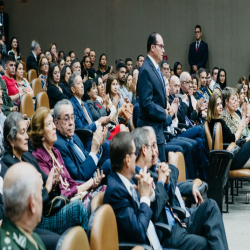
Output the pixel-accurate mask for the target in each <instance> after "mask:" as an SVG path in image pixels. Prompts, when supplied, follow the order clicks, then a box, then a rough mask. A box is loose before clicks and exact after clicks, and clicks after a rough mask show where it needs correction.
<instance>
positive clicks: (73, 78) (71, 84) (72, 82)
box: [68, 71, 80, 89]
mask: <svg viewBox="0 0 250 250" xmlns="http://www.w3.org/2000/svg"><path fill="white" fill-rule="evenodd" d="M79 75H80V73H79V72H78V71H75V72H74V73H73V74H72V75H71V76H70V77H69V80H68V85H69V87H70V89H71V87H75V79H76V77H77V76H79Z"/></svg>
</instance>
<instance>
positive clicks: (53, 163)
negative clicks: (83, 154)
mask: <svg viewBox="0 0 250 250" xmlns="http://www.w3.org/2000/svg"><path fill="white" fill-rule="evenodd" d="M30 139H31V143H32V147H33V149H34V150H33V151H32V154H33V155H34V156H35V158H36V160H37V162H38V164H39V167H40V168H41V169H42V171H43V172H44V173H45V174H49V172H50V171H51V170H52V169H53V168H57V169H61V170H60V173H59V175H60V181H59V187H60V190H61V193H62V194H63V195H65V196H66V197H67V198H69V199H70V198H72V197H74V196H75V195H76V194H79V193H81V192H84V191H90V190H91V189H95V188H97V187H98V186H99V184H100V183H101V180H102V178H103V177H104V176H103V173H101V174H100V173H99V170H97V171H96V172H95V171H94V173H92V172H91V173H90V175H91V176H88V177H87V176H85V177H86V178H87V179H85V180H86V182H85V183H84V184H80V183H77V182H76V181H74V180H73V179H72V178H71V176H70V174H69V172H68V171H67V169H66V167H65V165H64V161H63V159H62V156H61V154H60V151H59V150H58V149H56V148H55V147H53V145H54V143H55V142H56V141H57V135H56V126H55V124H54V122H53V117H52V116H51V114H50V110H49V109H47V108H45V107H42V108H39V109H38V110H37V111H36V112H35V113H34V115H33V116H32V119H31V131H30ZM79 150H80V149H79ZM86 162H87V160H86ZM67 167H68V166H67ZM81 171H84V170H82V169H81ZM87 171H89V172H90V170H87ZM87 171H86V172H87ZM93 174H94V175H95V177H93V178H91V177H92V176H93ZM78 177H79V174H78ZM77 180H83V179H82V178H80V179H77ZM102 190H103V191H104V190H105V187H103V186H101V187H99V188H98V189H96V190H95V191H94V192H90V193H89V194H88V195H86V196H85V198H84V199H83V204H84V205H85V206H86V208H88V204H89V202H90V200H91V199H92V196H94V195H95V194H96V192H99V191H102Z"/></svg>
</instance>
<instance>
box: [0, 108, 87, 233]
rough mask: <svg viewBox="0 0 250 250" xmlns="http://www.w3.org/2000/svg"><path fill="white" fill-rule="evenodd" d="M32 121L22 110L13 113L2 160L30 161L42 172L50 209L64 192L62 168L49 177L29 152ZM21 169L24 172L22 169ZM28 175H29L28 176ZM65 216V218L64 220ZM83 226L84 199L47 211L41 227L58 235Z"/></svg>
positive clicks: (7, 125)
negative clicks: (60, 177)
mask: <svg viewBox="0 0 250 250" xmlns="http://www.w3.org/2000/svg"><path fill="white" fill-rule="evenodd" d="M27 127H28V123H27V121H26V120H24V119H23V116H22V114H21V113H15V114H10V115H9V116H8V117H7V118H6V120H5V122H4V147H5V151H6V153H5V155H4V157H3V159H2V162H3V163H5V164H6V165H7V167H11V166H12V165H13V164H15V163H18V162H27V163H30V164H31V165H33V166H34V167H35V168H36V169H37V171H38V172H39V173H40V174H41V177H42V180H43V190H42V196H43V207H44V208H46V207H47V209H49V210H50V208H51V202H52V200H53V199H54V198H55V197H56V196H58V195H60V193H61V192H60V188H59V186H58V184H57V183H58V181H59V169H58V168H54V169H52V170H51V171H50V172H49V173H48V172H47V173H48V176H47V175H46V174H45V173H44V172H43V171H42V170H41V169H40V167H39V165H38V163H37V161H36V159H35V157H34V156H33V155H32V154H31V153H30V152H28V139H29V137H28V134H27ZM19 172H22V169H20V171H19ZM27 178H28V177H27ZM62 218H63V220H62ZM76 225H81V226H82V227H83V228H84V229H85V230H86V229H87V225H88V212H87V209H86V208H85V206H83V204H82V202H77V201H76V202H73V203H70V204H67V205H65V206H63V207H62V208H61V209H60V210H56V211H53V208H52V210H51V211H50V212H49V214H48V211H47V212H45V214H44V215H43V216H42V219H41V222H40V223H39V224H38V227H39V228H43V229H48V230H50V231H53V232H55V233H58V234H62V233H64V232H65V231H66V230H67V229H68V228H70V227H72V226H76Z"/></svg>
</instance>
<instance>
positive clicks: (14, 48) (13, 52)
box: [8, 36, 21, 60]
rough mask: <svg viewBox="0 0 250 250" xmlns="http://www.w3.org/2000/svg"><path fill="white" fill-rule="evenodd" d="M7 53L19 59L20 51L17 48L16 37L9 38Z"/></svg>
mask: <svg viewBox="0 0 250 250" xmlns="http://www.w3.org/2000/svg"><path fill="white" fill-rule="evenodd" d="M8 55H10V56H13V57H14V58H15V60H21V53H20V49H19V43H18V41H17V38H16V37H15V36H14V37H12V38H11V40H10V50H9V51H8Z"/></svg>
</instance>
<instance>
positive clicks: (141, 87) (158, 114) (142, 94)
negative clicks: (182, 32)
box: [137, 57, 167, 144]
mask: <svg viewBox="0 0 250 250" xmlns="http://www.w3.org/2000/svg"><path fill="white" fill-rule="evenodd" d="M137 85H138V88H137V89H138V95H139V104H140V113H139V119H138V121H137V125H138V127H143V126H152V127H153V128H154V130H155V133H156V137H157V143H158V144H162V143H164V142H165V138H164V134H163V127H164V123H165V121H166V118H167V117H166V111H165V109H166V108H167V102H166V96H165V90H164V88H163V83H162V80H161V78H160V76H159V74H158V72H157V70H156V68H155V66H154V64H153V63H152V61H151V60H150V58H149V57H147V58H146V60H145V62H144V63H143V65H142V67H141V69H140V72H139V77H138V83H137Z"/></svg>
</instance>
